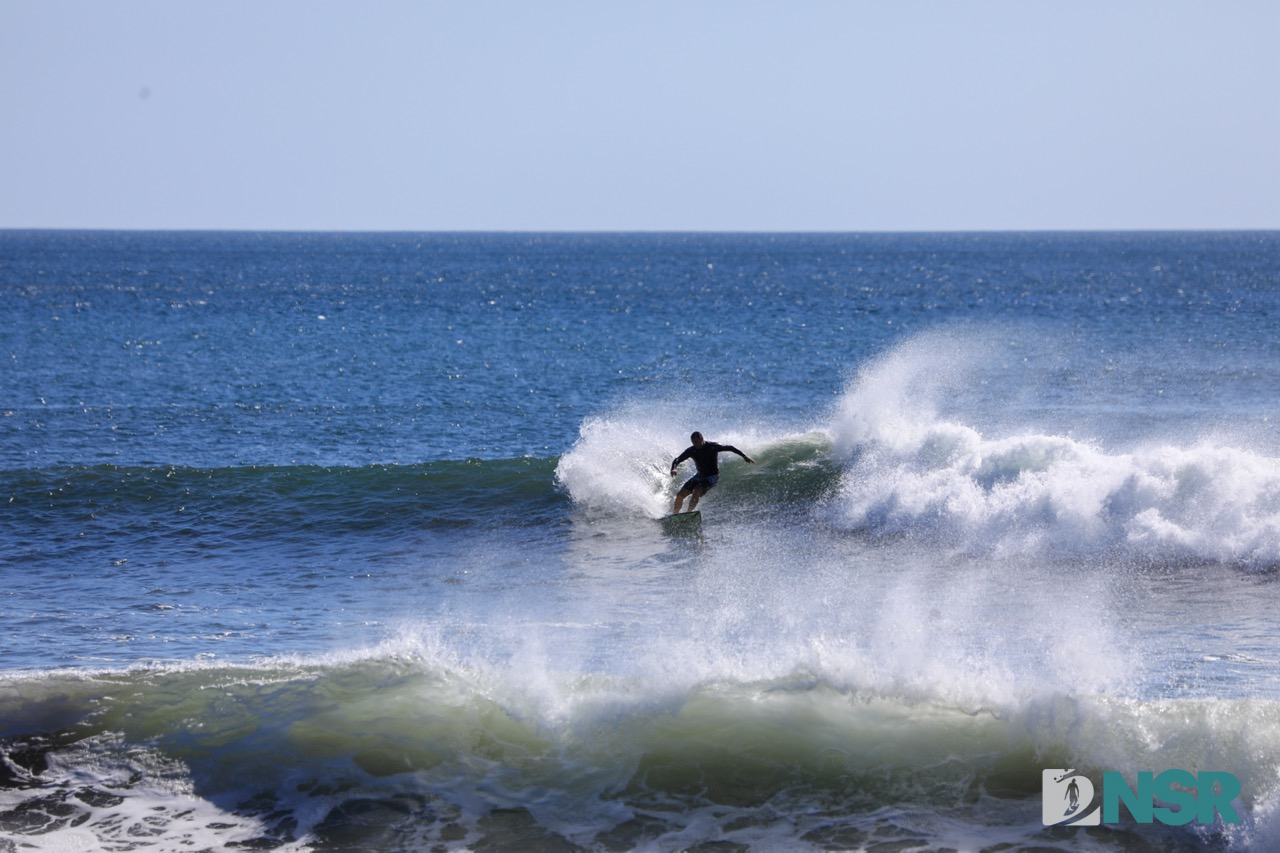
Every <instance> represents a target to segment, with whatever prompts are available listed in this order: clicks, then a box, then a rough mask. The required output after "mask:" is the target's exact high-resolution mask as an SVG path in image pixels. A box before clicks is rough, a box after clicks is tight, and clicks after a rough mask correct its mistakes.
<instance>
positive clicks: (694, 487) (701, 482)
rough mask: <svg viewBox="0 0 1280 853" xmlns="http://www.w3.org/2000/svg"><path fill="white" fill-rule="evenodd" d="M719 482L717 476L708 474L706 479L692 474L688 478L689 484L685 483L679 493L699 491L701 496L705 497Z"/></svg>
mask: <svg viewBox="0 0 1280 853" xmlns="http://www.w3.org/2000/svg"><path fill="white" fill-rule="evenodd" d="M719 480H720V475H719V474H709V475H707V476H706V477H704V476H702V475H701V474H694V475H693V476H692V477H690V478H689V482H687V483H685V484H684V486H683V487H681V489H680V491H682V492H693V491H700V492H701V493H702V494H704V495H705V494H706V493H707V492H709V491H711V490H712V489H713V488H715V485H716V483H717V482H719Z"/></svg>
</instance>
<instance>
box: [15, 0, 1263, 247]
mask: <svg viewBox="0 0 1280 853" xmlns="http://www.w3.org/2000/svg"><path fill="white" fill-rule="evenodd" d="M0 228H155V229H290V230H293V229H297V230H425V231H439V230H503V231H511V230H516V231H550V230H588V231H596V230H695V231H740V230H748V231H933V230H1043V229H1251V228H1258V229H1276V228H1280V2H1277V0H1106V1H1105V2H1104V0H1070V2H1068V0H1061V2H1034V0H954V1H953V2H924V0H895V2H888V0H884V2H866V1H864V2H857V0H850V1H849V2H819V0H785V2H783V0H776V2H771V3H764V2H747V1H746V0H743V2H730V0H687V2H666V1H665V0H655V2H608V0H596V2H588V0H565V2H532V0H530V2H497V1H496V0H476V2H461V0H459V2H426V1H425V0H424V2H385V0H374V2H362V3H355V2H350V3H337V2H324V0H315V1H314V2H299V0H277V2H246V0H220V1H219V2H207V0H193V2H157V1H156V0H149V2H143V0H115V2H109V3H106V2H104V3H99V2H87V0H0Z"/></svg>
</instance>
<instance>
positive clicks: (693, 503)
mask: <svg viewBox="0 0 1280 853" xmlns="http://www.w3.org/2000/svg"><path fill="white" fill-rule="evenodd" d="M689 440H690V441H692V442H693V444H692V445H690V446H689V448H688V449H687V450H685V452H684V453H681V454H680V455H679V456H677V457H676V458H675V459H674V460H672V462H671V476H672V477H674V476H675V475H676V468H678V467H680V463H681V462H683V461H684V460H686V459H689V458H692V459H693V464H694V466H695V467H696V468H697V469H698V473H697V474H694V475H693V476H692V477H691V478H689V481H688V482H687V483H685V484H684V485H683V486H682V487H681V488H680V493H679V494H678V495H676V505H675V509H674V510H672V512H673V513H679V512H680V507H682V506H684V499H685V498H688V497H690V496H692V500H690V501H689V512H693V511H694V510H695V509H697V507H698V500H699V499H700V498H701V497H702V496H703V495H705V494H706V493H707V492H709V491H711V489H712V488H713V487H714V486H715V484H716V481H718V480H719V479H720V460H719V457H720V454H721V453H725V452H728V453H736V454H738V455H739V456H741V457H742V458H743V459H745V460H747V462H749V463H751V464H754V463H755V461H756V460H754V459H752V458H751V457H750V456H748V455H747V454H745V453H743V452H742V451H741V450H739V449H738V448H736V447H733V446H732V445H728V444H716V443H715V442H714V441H707V440H706V439H705V438H703V437H702V433H700V432H695V433H694V434H693V435H691V436H689Z"/></svg>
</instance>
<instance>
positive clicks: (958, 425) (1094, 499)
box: [831, 335, 1280, 567]
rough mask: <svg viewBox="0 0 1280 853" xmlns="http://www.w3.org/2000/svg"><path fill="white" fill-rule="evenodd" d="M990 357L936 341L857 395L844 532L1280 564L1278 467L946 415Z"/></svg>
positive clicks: (839, 415) (1233, 456)
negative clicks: (1001, 429)
mask: <svg viewBox="0 0 1280 853" xmlns="http://www.w3.org/2000/svg"><path fill="white" fill-rule="evenodd" d="M985 347H986V345H985V344H976V345H973V344H971V341H970V340H969V339H968V338H966V337H964V336H958V337H946V336H941V335H933V336H925V337H924V338H921V339H917V340H915V341H913V342H911V343H910V344H908V345H905V346H903V347H901V348H899V349H897V350H895V351H893V352H891V353H889V354H888V355H886V356H885V357H883V358H881V359H880V360H878V361H876V362H874V363H872V364H871V365H869V366H868V367H867V368H866V369H864V370H863V371H862V372H861V373H859V374H858V376H857V377H856V378H855V379H854V380H853V381H852V382H851V383H850V385H849V387H848V389H847V390H846V392H845V394H844V395H843V397H842V398H841V400H840V404H839V406H838V410H837V412H836V414H835V416H834V418H833V423H832V426H831V432H832V435H833V441H834V446H835V447H836V449H837V452H838V453H840V454H841V456H842V458H843V459H844V460H845V464H846V466H847V467H846V471H845V474H844V476H843V478H842V482H841V487H840V492H839V497H838V499H837V500H835V501H834V502H833V503H832V506H831V509H832V515H833V517H834V518H835V519H836V522H837V523H838V524H839V525H841V526H843V527H846V528H849V529H857V530H862V531H867V532H869V533H872V534H875V535H898V534H903V533H909V534H912V535H916V536H920V537H924V538H926V539H929V540H931V541H933V542H936V543H938V544H941V545H945V546H950V547H955V548H960V549H962V550H966V551H970V552H975V553H986V554H994V555H1012V554H1027V553H1035V554H1042V555H1045V556H1047V557H1056V556H1064V557H1078V556H1096V555H1105V554H1122V555H1124V556H1128V557H1139V558H1149V559H1155V560H1200V561H1222V562H1229V563H1237V564H1241V565H1245V566H1254V567H1271V566H1274V565H1275V564H1277V563H1278V562H1280V459H1276V458H1273V457H1269V456H1264V455H1261V454H1260V453H1258V452H1255V451H1253V450H1251V449H1249V448H1247V447H1240V446H1224V445H1222V444H1219V443H1216V442H1214V441H1213V440H1210V439H1205V438H1203V437H1201V436H1198V435H1189V436H1186V437H1185V441H1184V442H1177V441H1175V442H1173V443H1171V442H1169V441H1168V440H1165V441H1151V442H1147V443H1139V444H1138V445H1137V446H1135V447H1133V448H1130V449H1126V450H1119V449H1114V448H1112V447H1110V446H1108V445H1107V444H1105V443H1103V442H1102V441H1099V440H1096V439H1095V440H1091V441H1084V440H1079V439H1075V438H1072V437H1070V436H1067V435H1059V434H1046V433H1041V432H1036V431H1035V430H1034V429H1031V430H1027V429H1026V428H1022V429H1020V430H1019V431H1015V432H1011V433H1008V434H996V433H984V432H983V431H981V430H979V429H978V428H976V427H975V426H972V425H971V424H970V423H967V422H966V419H965V417H964V413H963V412H962V411H961V412H952V413H949V414H948V415H946V416H943V415H940V414H939V413H938V411H939V408H940V405H939V404H940V403H942V402H944V401H946V399H947V395H948V394H950V393H953V392H954V390H955V389H956V388H957V387H959V386H960V384H961V383H962V381H963V380H964V377H965V374H964V369H963V366H964V365H965V364H968V365H969V366H970V367H972V366H973V365H974V363H975V362H977V361H980V359H981V358H982V357H983V353H984V352H985ZM1013 391H1016V389H1013ZM1011 393H1012V391H1011ZM1125 438H1126V439H1129V438H1130V437H1125Z"/></svg>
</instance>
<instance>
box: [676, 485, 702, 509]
mask: <svg viewBox="0 0 1280 853" xmlns="http://www.w3.org/2000/svg"><path fill="white" fill-rule="evenodd" d="M690 494H691V493H690V492H689V491H688V490H687V489H686V490H685V491H682V492H680V494H678V495H676V507H675V509H673V510H672V513H678V512H679V511H680V507H681V506H683V505H684V499H685V498H687V497H689V495H690ZM697 505H698V496H697V494H696V493H693V503H691V504H689V510H690V511H691V512H692V511H693V508H694V507H695V506H697Z"/></svg>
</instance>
